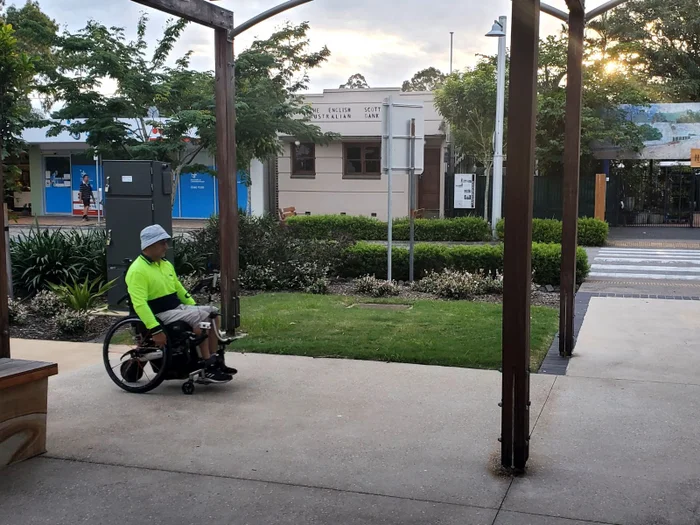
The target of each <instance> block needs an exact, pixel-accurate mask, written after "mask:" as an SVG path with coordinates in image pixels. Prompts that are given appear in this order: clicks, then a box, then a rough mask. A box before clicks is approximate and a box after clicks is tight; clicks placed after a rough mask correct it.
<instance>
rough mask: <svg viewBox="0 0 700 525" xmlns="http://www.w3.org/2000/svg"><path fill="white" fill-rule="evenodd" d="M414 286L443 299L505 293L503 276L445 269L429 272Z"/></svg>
mask: <svg viewBox="0 0 700 525" xmlns="http://www.w3.org/2000/svg"><path fill="white" fill-rule="evenodd" d="M413 288H414V289H415V290H417V291H419V292H425V293H432V294H435V295H437V296H438V297H442V298H443V299H472V298H473V297H477V296H479V295H486V294H501V293H503V277H502V276H496V277H492V276H490V275H481V274H472V273H468V272H459V271H454V270H444V271H442V272H431V273H428V274H427V275H426V276H425V277H424V278H423V279H421V280H420V281H417V282H415V283H414V286H413Z"/></svg>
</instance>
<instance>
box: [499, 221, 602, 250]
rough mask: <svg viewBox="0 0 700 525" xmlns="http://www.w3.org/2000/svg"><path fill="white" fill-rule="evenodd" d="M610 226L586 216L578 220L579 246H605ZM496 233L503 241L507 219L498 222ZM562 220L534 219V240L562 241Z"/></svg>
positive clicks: (550, 242) (548, 242) (546, 241)
mask: <svg viewBox="0 0 700 525" xmlns="http://www.w3.org/2000/svg"><path fill="white" fill-rule="evenodd" d="M608 231H609V226H608V223H607V222H605V221H601V220H600V219H593V218H587V217H584V218H582V219H579V220H578V244H579V246H604V245H605V242H606V241H607V239H608ZM496 233H497V235H498V238H499V239H500V240H501V241H502V240H503V239H504V238H505V220H504V219H501V220H500V221H498V223H497V224H496ZM561 235H562V222H561V221H558V220H556V219H533V220H532V242H537V243H545V244H559V243H561Z"/></svg>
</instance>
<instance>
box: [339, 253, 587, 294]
mask: <svg viewBox="0 0 700 525" xmlns="http://www.w3.org/2000/svg"><path fill="white" fill-rule="evenodd" d="M414 261H415V271H416V273H415V274H416V277H420V276H424V275H426V274H428V273H430V272H433V271H434V272H441V271H442V270H444V269H450V270H456V271H462V272H468V273H471V274H480V275H491V276H492V277H495V276H497V275H499V274H501V273H502V272H503V246H488V245H487V246H454V247H448V246H435V245H424V244H418V245H416V249H415V258H414ZM560 265H561V246H560V245H558V244H533V245H532V270H533V274H534V279H535V282H537V283H538V284H552V285H558V284H559V272H560V270H559V269H560ZM386 270H387V248H386V246H382V245H376V244H369V243H357V244H356V245H354V246H352V247H350V248H348V249H347V250H346V251H345V257H344V260H343V263H342V265H341V266H340V268H339V275H340V276H341V277H347V278H357V277H360V276H363V275H374V276H384V275H386V274H387V272H386ZM588 270H589V268H588V257H587V255H586V251H585V250H584V249H583V248H578V249H577V252H576V280H577V282H578V283H582V282H583V280H584V279H585V278H586V277H587V275H588ZM392 276H393V277H394V278H396V279H399V280H407V279H408V250H407V249H405V248H394V249H393V251H392Z"/></svg>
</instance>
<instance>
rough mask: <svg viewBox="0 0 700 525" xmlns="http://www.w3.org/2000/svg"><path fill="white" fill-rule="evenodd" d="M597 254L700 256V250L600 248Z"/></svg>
mask: <svg viewBox="0 0 700 525" xmlns="http://www.w3.org/2000/svg"><path fill="white" fill-rule="evenodd" d="M599 253H653V254H656V255H700V250H652V249H643V248H639V249H629V250H623V249H613V248H601V249H600V252H599Z"/></svg>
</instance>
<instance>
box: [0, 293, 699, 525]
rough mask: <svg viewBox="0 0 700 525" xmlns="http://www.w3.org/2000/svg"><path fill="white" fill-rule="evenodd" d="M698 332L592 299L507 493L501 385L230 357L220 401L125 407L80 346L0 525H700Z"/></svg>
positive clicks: (675, 317)
mask: <svg viewBox="0 0 700 525" xmlns="http://www.w3.org/2000/svg"><path fill="white" fill-rule="evenodd" d="M666 303H673V304H670V305H667V304H666ZM697 319H700V302H695V301H690V302H685V301H676V302H673V301H658V300H654V301H652V300H637V299H619V300H618V299H615V298H593V299H591V302H590V305H589V309H588V314H587V316H586V319H585V321H584V324H583V327H582V330H581V334H580V337H579V341H578V346H577V351H576V356H575V358H573V359H572V360H571V363H570V366H569V371H568V375H566V376H545V375H538V374H533V375H532V407H531V410H532V412H531V426H532V437H531V459H530V463H529V469H528V472H527V473H526V475H524V476H522V477H518V478H510V477H503V476H500V475H498V474H497V469H496V468H495V466H496V465H497V463H498V453H499V443H498V441H497V438H498V434H499V425H500V421H499V419H500V412H499V409H498V406H497V404H498V402H499V401H500V397H501V391H500V379H501V376H500V374H499V373H498V372H492V371H480V370H468V369H456V368H442V367H426V366H416V365H405V364H386V363H374V362H360V361H341V360H327V359H310V358H300V357H283V356H266V355H255V354H247V355H243V354H230V355H229V358H228V360H229V364H231V365H233V366H236V367H237V368H239V370H240V374H239V376H238V377H237V378H236V379H235V380H234V382H232V383H230V384H228V385H224V386H220V387H210V388H204V387H201V388H199V389H198V391H197V393H196V394H195V395H194V396H192V397H187V396H183V395H182V394H181V392H180V383H179V382H175V383H169V384H165V385H163V386H162V387H160V388H159V389H158V390H156V391H154V392H152V393H150V394H147V395H143V396H135V395H130V394H127V393H124V392H122V391H120V390H118V389H117V387H116V386H114V385H113V384H112V383H111V382H110V381H109V379H108V378H107V376H106V373H105V371H104V369H103V368H102V366H101V365H100V364H99V362H98V363H97V364H89V363H90V358H91V356H92V355H93V353H95V352H97V353H98V354H99V349H98V347H96V346H93V347H92V348H88V347H84V348H83V347H82V346H81V345H74V346H75V348H82V352H84V353H83V354H82V356H83V359H85V365H84V366H77V367H74V368H73V369H72V371H67V370H62V369H60V370H59V375H58V376H56V377H54V378H52V379H51V380H50V394H49V396H50V399H49V405H50V407H49V410H50V413H49V437H48V439H49V441H48V447H49V452H48V454H47V455H45V456H44V457H41V458H36V459H33V460H30V461H28V462H25V463H22V464H19V465H15V466H13V467H11V468H8V469H6V470H4V471H3V472H2V475H1V476H0V524H2V525H10V524H12V525H14V524H17V525H25V524H27V525H28V524H39V523H50V524H66V525H67V524H75V523H100V524H106V525H112V524H114V525H116V524H120V525H122V524H129V525H130V524H152V523H167V524H178V525H179V524H183V525H184V524H194V523H215V524H233V523H235V524H238V523H240V524H244V523H245V524H290V525H291V524H294V525H297V524H307V523H314V524H326V523H328V524H336V523H340V524H346V523H347V524H397V525H398V524H434V523H441V524H477V525H480V524H488V525H493V524H498V525H509V524H518V525H527V524H531V525H577V524H583V523H605V524H607V523H609V524H617V523H620V524H630V525H647V524H648V525H652V524H657V525H661V524H688V525H691V524H697V523H700V512H699V511H698V509H699V508H700V439H699V438H698V436H699V435H700V418H698V417H697V415H698V413H700V385H699V381H698V380H697V377H700V374H698V372H700V370H698V368H699V367H700V358H698V356H697V355H696V354H697V353H698V343H697V339H698V335H700V329H698V328H695V327H694V326H693V324H695V325H698V323H697V322H695V323H693V320H697ZM40 346H41V347H42V348H44V349H45V350H46V351H47V352H52V353H54V355H58V356H59V357H57V358H56V359H58V361H59V365H60V363H61V359H67V358H66V357H61V356H60V355H59V349H58V348H55V349H53V348H52V347H51V346H50V344H48V343H47V344H42V345H40ZM13 348H14V349H15V356H16V357H23V356H22V355H21V352H22V351H21V349H19V348H18V347H17V346H15V347H13ZM62 351H65V352H67V353H69V352H71V350H70V349H68V348H63V349H62ZM37 353H38V352H37V351H35V354H34V355H35V356H36V354H37ZM93 363H94V361H93Z"/></svg>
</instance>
